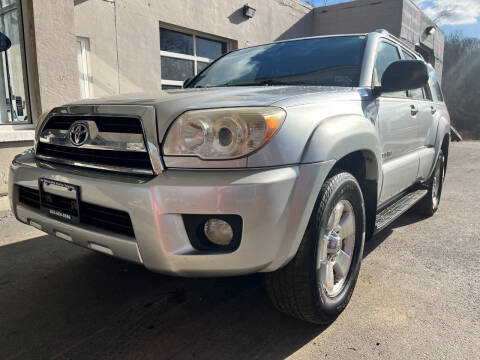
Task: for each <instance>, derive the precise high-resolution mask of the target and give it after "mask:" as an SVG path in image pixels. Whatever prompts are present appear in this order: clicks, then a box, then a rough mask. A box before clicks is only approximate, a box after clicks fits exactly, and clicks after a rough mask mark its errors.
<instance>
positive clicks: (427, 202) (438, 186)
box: [414, 151, 445, 216]
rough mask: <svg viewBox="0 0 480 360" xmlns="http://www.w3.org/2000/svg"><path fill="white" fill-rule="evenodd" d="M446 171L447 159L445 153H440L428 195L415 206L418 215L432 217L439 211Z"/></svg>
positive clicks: (429, 182)
mask: <svg viewBox="0 0 480 360" xmlns="http://www.w3.org/2000/svg"><path fill="white" fill-rule="evenodd" d="M444 171H445V158H444V156H443V152H442V151H440V154H439V155H438V159H437V163H436V165H435V169H434V170H433V174H432V176H431V178H430V180H429V181H428V183H427V186H428V194H427V195H425V197H424V198H423V199H422V200H420V201H419V202H418V204H417V205H416V206H415V208H414V211H415V212H416V213H418V214H420V215H424V216H432V215H433V214H435V212H436V211H437V210H438V206H439V205H440V198H441V196H442V189H443V178H444Z"/></svg>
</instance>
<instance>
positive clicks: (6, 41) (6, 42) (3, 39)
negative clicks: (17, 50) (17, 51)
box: [0, 32, 12, 52]
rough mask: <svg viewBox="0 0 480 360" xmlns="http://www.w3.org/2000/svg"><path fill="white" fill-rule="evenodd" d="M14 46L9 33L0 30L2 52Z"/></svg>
mask: <svg viewBox="0 0 480 360" xmlns="http://www.w3.org/2000/svg"><path fill="white" fill-rule="evenodd" d="M11 46H12V42H11V41H10V39H9V38H8V36H7V35H5V34H4V33H1V32H0V52H4V51H7V50H8V49H10V47H11Z"/></svg>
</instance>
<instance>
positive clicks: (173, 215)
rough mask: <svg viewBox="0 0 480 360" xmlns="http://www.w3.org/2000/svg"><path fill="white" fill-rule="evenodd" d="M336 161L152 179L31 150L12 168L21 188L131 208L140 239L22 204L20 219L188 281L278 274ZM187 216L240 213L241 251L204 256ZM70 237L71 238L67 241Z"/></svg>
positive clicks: (11, 181) (14, 202)
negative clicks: (72, 189)
mask: <svg viewBox="0 0 480 360" xmlns="http://www.w3.org/2000/svg"><path fill="white" fill-rule="evenodd" d="M332 166H333V162H322V163H315V164H302V165H296V166H288V167H281V168H265V169H259V170H215V171H213V170H209V171H207V170H205V171H203V170H202V171H199V170H168V171H166V172H164V173H162V174H160V175H158V176H156V177H154V178H151V179H144V180H142V179H139V178H135V177H127V176H123V175H114V174H106V173H100V172H94V171H89V170H86V169H75V168H70V167H65V166H61V165H60V166H57V165H52V164H46V163H40V162H37V161H36V160H35V158H34V155H33V154H32V153H31V152H30V153H26V154H22V155H19V156H17V157H16V158H15V159H14V161H13V163H12V165H11V171H10V179H9V193H10V194H14V189H15V186H16V185H20V186H25V187H29V188H33V189H38V179H39V178H47V179H52V180H56V181H60V182H64V183H69V184H73V185H78V186H80V188H81V197H82V201H85V202H89V203H92V204H96V205H100V206H104V207H108V208H112V209H118V210H122V211H126V212H127V213H128V214H129V215H130V217H131V221H132V224H133V228H134V233H135V237H134V238H131V237H127V236H121V235H118V234H113V233H110V232H108V231H101V230H97V229H93V228H90V227H85V226H82V225H72V224H68V223H64V222H61V221H58V220H56V219H53V218H51V217H49V216H48V215H45V214H44V213H41V212H39V211H38V210H36V209H32V208H30V207H28V206H25V205H23V204H21V203H18V201H17V200H16V198H15V196H12V197H11V205H12V209H13V211H14V213H15V216H16V217H17V219H18V220H20V221H21V222H24V223H27V224H30V223H31V222H33V223H34V224H38V225H40V226H41V227H42V230H43V231H45V232H47V233H49V234H52V235H56V236H57V237H61V238H63V239H68V240H69V241H71V242H73V243H75V244H77V245H80V246H83V247H87V248H91V249H94V250H99V249H108V252H109V253H111V254H112V255H113V256H116V257H119V258H122V259H126V260H130V261H133V262H137V263H141V264H144V265H145V267H147V268H148V269H150V270H152V271H156V272H161V273H167V274H176V275H181V276H227V275H240V274H247V273H253V272H258V271H273V270H276V269H278V268H279V267H281V266H283V265H284V264H286V263H287V262H288V261H289V260H290V259H291V258H292V257H293V256H294V255H295V253H296V250H297V248H298V245H299V244H300V241H301V239H302V236H303V233H304V232H305V228H306V226H307V223H308V220H309V218H310V214H311V212H312V209H313V206H314V203H315V200H316V197H317V194H318V191H319V189H320V187H321V185H322V183H323V181H324V180H325V178H326V176H327V174H328V172H329V171H330V169H331V167H332ZM182 214H237V215H240V216H241V217H242V219H243V231H242V239H241V242H240V246H239V247H238V249H236V250H235V251H233V252H229V253H203V252H201V251H197V250H195V249H194V248H193V247H192V245H191V244H190V241H189V239H188V236H187V233H186V230H185V226H184V223H183V219H182ZM65 235H67V236H65Z"/></svg>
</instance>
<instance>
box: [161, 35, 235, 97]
mask: <svg viewBox="0 0 480 360" xmlns="http://www.w3.org/2000/svg"><path fill="white" fill-rule="evenodd" d="M226 52H227V43H226V42H225V41H221V40H217V39H213V38H210V37H204V36H201V35H197V34H195V33H185V32H179V31H174V30H169V29H164V28H161V29H160V58H161V67H162V89H164V90H166V89H180V88H182V85H183V81H184V80H185V79H187V78H189V77H192V76H194V75H196V74H198V73H199V72H201V71H202V70H203V69H205V68H206V67H207V66H208V64H209V63H210V62H212V61H213V60H215V59H216V58H218V57H219V56H221V55H223V54H225V53H226Z"/></svg>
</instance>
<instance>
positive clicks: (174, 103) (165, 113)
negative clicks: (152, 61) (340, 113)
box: [71, 86, 360, 139]
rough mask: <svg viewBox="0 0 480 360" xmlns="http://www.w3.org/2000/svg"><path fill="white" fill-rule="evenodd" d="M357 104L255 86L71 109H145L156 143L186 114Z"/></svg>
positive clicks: (338, 93) (318, 93)
mask: <svg viewBox="0 0 480 360" xmlns="http://www.w3.org/2000/svg"><path fill="white" fill-rule="evenodd" d="M341 99H342V100H347V99H348V100H353V99H357V100H360V95H359V90H358V89H353V88H341V87H323V86H255V87H218V88H203V89H179V90H169V91H159V92H156V93H137V94H125V95H117V96H113V97H108V98H99V99H86V100H81V101H78V102H75V103H73V104H71V105H148V106H154V107H155V109H156V114H157V122H158V131H159V137H160V139H162V138H163V135H164V134H165V132H166V130H167V128H168V126H169V125H170V124H171V122H172V121H174V120H175V119H176V118H177V117H178V116H179V115H180V114H182V113H183V112H185V111H187V110H194V109H211V108H225V107H242V106H271V105H275V106H280V107H288V106H294V105H299V104H305V103H307V102H314V101H315V102H318V101H321V100H329V101H330V100H335V101H338V100H341Z"/></svg>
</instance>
